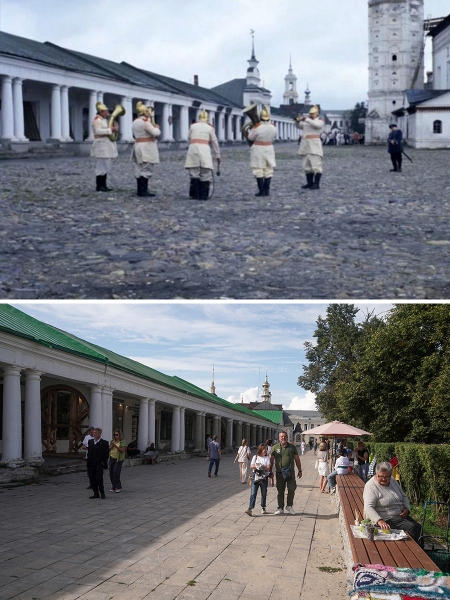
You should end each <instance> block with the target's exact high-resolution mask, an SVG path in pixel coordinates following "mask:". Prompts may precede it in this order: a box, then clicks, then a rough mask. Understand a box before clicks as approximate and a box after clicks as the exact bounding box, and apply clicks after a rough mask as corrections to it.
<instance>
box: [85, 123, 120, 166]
mask: <svg viewBox="0 0 450 600" xmlns="http://www.w3.org/2000/svg"><path fill="white" fill-rule="evenodd" d="M92 131H93V132H94V138H95V139H94V143H93V144H92V148H91V156H95V157H96V158H116V156H118V153H117V146H116V142H112V141H111V140H110V139H109V137H108V135H111V134H112V131H111V129H110V128H109V124H108V120H107V119H104V118H103V117H101V116H100V115H95V117H94V120H93V121H92Z"/></svg>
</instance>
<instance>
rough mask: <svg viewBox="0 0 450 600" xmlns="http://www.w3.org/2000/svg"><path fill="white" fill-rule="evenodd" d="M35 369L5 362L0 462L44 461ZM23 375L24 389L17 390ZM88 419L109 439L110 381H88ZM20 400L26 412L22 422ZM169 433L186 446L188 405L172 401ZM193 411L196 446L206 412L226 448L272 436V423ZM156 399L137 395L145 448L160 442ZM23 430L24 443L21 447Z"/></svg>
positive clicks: (175, 448) (176, 446)
mask: <svg viewBox="0 0 450 600" xmlns="http://www.w3.org/2000/svg"><path fill="white" fill-rule="evenodd" d="M43 375H44V374H43V373H42V372H40V371H38V370H33V369H23V368H21V367H19V366H16V365H7V366H4V367H3V415H2V416H3V431H2V462H5V463H7V464H8V465H9V466H11V467H18V466H22V465H24V464H25V463H26V464H30V465H39V464H42V463H43V462H44V461H43V458H42V448H43V446H42V431H41V378H42V376H43ZM21 379H22V382H23V383H24V392H23V394H22V392H21ZM88 391H89V393H88V397H89V424H91V425H92V426H94V427H100V428H101V429H102V430H103V432H104V433H103V437H104V438H105V439H109V436H110V434H111V432H112V430H113V389H112V388H111V387H108V386H101V385H91V386H88ZM22 400H23V401H24V413H23V423H22ZM171 408H172V435H171V440H170V450H171V451H172V452H184V451H185V447H186V421H187V419H186V410H187V409H186V407H184V406H181V405H172V406H171ZM190 414H193V417H194V421H193V423H194V431H193V437H194V440H193V442H194V448H193V449H194V450H196V451H203V450H204V449H205V439H206V433H207V431H206V416H207V415H208V419H212V431H211V433H212V435H213V436H214V435H217V436H218V437H219V439H220V438H221V437H222V435H221V434H222V427H224V429H225V444H224V446H225V448H232V447H233V446H237V447H238V446H239V445H240V444H241V440H242V438H243V437H246V438H247V439H248V441H249V444H250V445H251V446H252V447H254V446H256V444H257V443H259V442H261V441H263V442H264V441H265V439H266V438H267V437H272V438H273V437H274V436H275V429H274V428H271V427H266V426H262V425H256V424H254V423H248V422H245V421H243V420H241V419H234V418H233V417H230V416H222V415H218V414H211V413H209V412H208V413H207V412H205V411H190ZM156 416H157V414H156V400H155V399H153V398H149V397H142V398H139V421H138V447H139V448H140V449H141V450H145V449H146V448H147V447H148V446H149V445H150V444H151V443H154V444H156V445H157V444H158V440H157V438H156V434H157V432H156ZM22 431H23V439H24V448H23V453H22Z"/></svg>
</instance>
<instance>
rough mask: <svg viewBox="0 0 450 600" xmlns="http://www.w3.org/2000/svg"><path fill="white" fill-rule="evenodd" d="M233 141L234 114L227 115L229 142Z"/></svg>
mask: <svg viewBox="0 0 450 600" xmlns="http://www.w3.org/2000/svg"><path fill="white" fill-rule="evenodd" d="M232 141H233V115H232V114H231V113H230V114H229V115H227V142H232Z"/></svg>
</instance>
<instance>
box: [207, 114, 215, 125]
mask: <svg viewBox="0 0 450 600" xmlns="http://www.w3.org/2000/svg"><path fill="white" fill-rule="evenodd" d="M215 116H216V113H215V112H214V111H213V110H210V111H209V114H208V123H209V124H210V125H212V126H213V127H214V119H215Z"/></svg>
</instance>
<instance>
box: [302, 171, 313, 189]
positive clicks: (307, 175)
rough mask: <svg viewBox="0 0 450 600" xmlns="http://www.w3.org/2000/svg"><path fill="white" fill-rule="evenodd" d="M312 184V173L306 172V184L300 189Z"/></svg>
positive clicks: (310, 186) (309, 186) (307, 187)
mask: <svg viewBox="0 0 450 600" xmlns="http://www.w3.org/2000/svg"><path fill="white" fill-rule="evenodd" d="M313 185H314V173H306V184H305V185H302V189H304V190H307V189H309V188H312V186H313Z"/></svg>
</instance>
